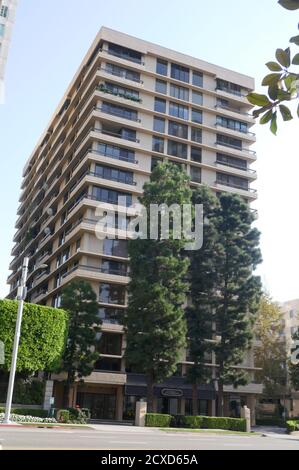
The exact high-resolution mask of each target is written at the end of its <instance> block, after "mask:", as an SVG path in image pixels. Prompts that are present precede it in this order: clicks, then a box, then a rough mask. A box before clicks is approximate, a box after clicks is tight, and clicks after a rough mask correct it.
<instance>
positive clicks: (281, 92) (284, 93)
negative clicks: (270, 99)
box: [277, 90, 292, 101]
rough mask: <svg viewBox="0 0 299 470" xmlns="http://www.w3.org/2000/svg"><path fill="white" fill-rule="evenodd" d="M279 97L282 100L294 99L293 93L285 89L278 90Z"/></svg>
mask: <svg viewBox="0 0 299 470" xmlns="http://www.w3.org/2000/svg"><path fill="white" fill-rule="evenodd" d="M277 98H278V99H279V100H280V101H290V100H291V99H292V96H291V93H289V92H288V91H285V90H278V93H277Z"/></svg>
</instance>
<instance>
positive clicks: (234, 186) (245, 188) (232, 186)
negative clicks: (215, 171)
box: [215, 180, 257, 194]
mask: <svg viewBox="0 0 299 470" xmlns="http://www.w3.org/2000/svg"><path fill="white" fill-rule="evenodd" d="M215 183H216V184H221V185H222V186H228V187H230V188H234V189H241V190H242V191H246V192H248V193H253V194H256V193H257V190H256V189H253V188H249V187H244V186H240V185H239V184H234V183H229V182H226V181H219V180H216V181H215Z"/></svg>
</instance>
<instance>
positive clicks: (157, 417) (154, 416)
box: [145, 413, 172, 428]
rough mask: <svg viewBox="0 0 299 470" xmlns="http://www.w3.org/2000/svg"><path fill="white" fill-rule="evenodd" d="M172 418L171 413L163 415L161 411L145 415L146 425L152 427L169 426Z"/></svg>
mask: <svg viewBox="0 0 299 470" xmlns="http://www.w3.org/2000/svg"><path fill="white" fill-rule="evenodd" d="M171 420H172V416H171V415H163V414H160V413H147V414H146V415H145V425H146V426H151V427H159V428H169V427H170V423H171Z"/></svg>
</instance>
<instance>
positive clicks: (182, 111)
mask: <svg viewBox="0 0 299 470" xmlns="http://www.w3.org/2000/svg"><path fill="white" fill-rule="evenodd" d="M169 114H170V115H171V116H174V117H178V118H181V119H186V120H188V119H189V109H188V107H187V106H184V105H182V104H177V103H173V102H172V101H171V102H170V103H169Z"/></svg>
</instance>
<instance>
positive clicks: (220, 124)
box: [215, 122, 256, 137]
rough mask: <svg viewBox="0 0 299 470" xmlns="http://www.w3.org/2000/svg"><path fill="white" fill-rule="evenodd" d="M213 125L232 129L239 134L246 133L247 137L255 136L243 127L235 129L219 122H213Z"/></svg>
mask: <svg viewBox="0 0 299 470" xmlns="http://www.w3.org/2000/svg"><path fill="white" fill-rule="evenodd" d="M215 126H216V127H223V128H224V129H229V130H231V131H234V132H240V133H241V134H245V135H248V136H249V137H255V136H256V135H255V133H254V132H250V131H248V130H247V129H246V130H245V129H244V130H242V129H236V128H235V127H234V126H230V125H226V124H224V123H220V122H215Z"/></svg>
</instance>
